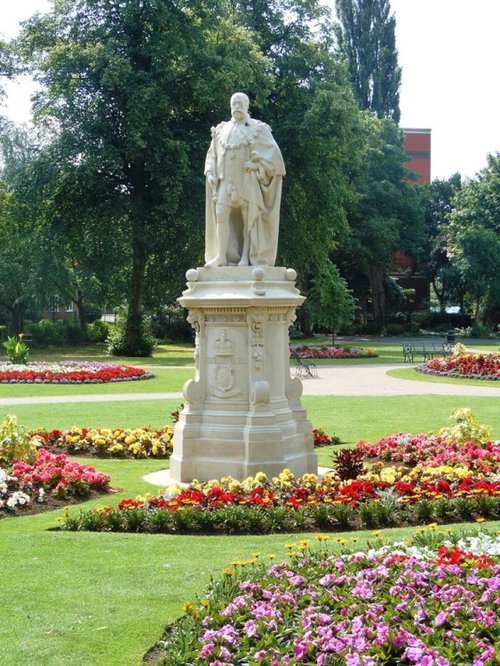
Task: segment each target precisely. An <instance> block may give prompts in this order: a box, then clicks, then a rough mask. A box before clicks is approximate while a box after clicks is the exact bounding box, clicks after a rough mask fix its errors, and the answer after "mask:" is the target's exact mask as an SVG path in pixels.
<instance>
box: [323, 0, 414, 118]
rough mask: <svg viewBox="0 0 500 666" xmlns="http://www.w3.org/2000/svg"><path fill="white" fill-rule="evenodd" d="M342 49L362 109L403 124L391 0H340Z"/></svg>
mask: <svg viewBox="0 0 500 666" xmlns="http://www.w3.org/2000/svg"><path fill="white" fill-rule="evenodd" d="M335 6H336V9H337V16H338V19H339V21H340V25H339V26H338V27H337V38H338V45H339V50H340V52H341V53H342V55H343V56H344V58H345V59H346V61H347V64H348V68H349V75H350V79H351V85H352V89H353V92H354V96H355V97H356V99H357V101H358V104H359V106H360V108H361V109H369V110H371V111H374V112H375V113H376V114H377V116H378V117H379V118H391V119H392V120H394V121H395V122H396V123H399V117H400V109H399V88H400V85H401V68H400V67H399V65H398V52H397V50H396V36H395V30H396V19H395V17H394V14H391V13H390V12H391V8H390V2H389V0H336V2H335Z"/></svg>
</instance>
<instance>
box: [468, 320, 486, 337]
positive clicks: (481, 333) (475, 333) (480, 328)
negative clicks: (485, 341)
mask: <svg viewBox="0 0 500 666" xmlns="http://www.w3.org/2000/svg"><path fill="white" fill-rule="evenodd" d="M490 335H491V331H490V329H489V328H488V326H484V324H478V323H476V324H473V325H472V327H471V331H470V336H471V338H489V337H490Z"/></svg>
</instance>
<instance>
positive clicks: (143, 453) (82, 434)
mask: <svg viewBox="0 0 500 666" xmlns="http://www.w3.org/2000/svg"><path fill="white" fill-rule="evenodd" d="M173 434H174V430H173V428H172V426H165V427H163V428H159V429H157V430H152V429H150V428H133V429H132V428H112V429H111V428H90V429H89V428H73V429H72V430H66V431H61V430H51V431H50V432H46V431H43V430H38V431H36V432H32V433H30V435H31V437H32V438H34V439H38V440H41V441H42V442H43V445H44V447H45V448H47V449H49V450H50V451H52V452H56V453H60V452H61V451H64V452H66V453H72V454H78V455H91V456H97V457H108V458H109V457H116V458H169V457H170V455H171V453H172V438H173Z"/></svg>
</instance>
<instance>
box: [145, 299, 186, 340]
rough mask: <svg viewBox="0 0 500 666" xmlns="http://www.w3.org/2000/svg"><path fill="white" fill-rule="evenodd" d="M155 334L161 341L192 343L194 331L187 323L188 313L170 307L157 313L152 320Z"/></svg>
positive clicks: (176, 307) (177, 307) (175, 307)
mask: <svg viewBox="0 0 500 666" xmlns="http://www.w3.org/2000/svg"><path fill="white" fill-rule="evenodd" d="M151 329H152V332H153V334H154V335H155V336H156V337H157V338H159V339H161V340H172V341H175V342H190V341H191V340H193V338H194V331H193V328H192V326H191V324H189V322H188V321H187V313H186V310H185V309H184V308H181V307H179V306H173V305H172V306H168V307H165V308H163V309H162V310H160V311H159V312H157V313H155V314H154V315H153V317H152V320H151Z"/></svg>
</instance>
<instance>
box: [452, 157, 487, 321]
mask: <svg viewBox="0 0 500 666" xmlns="http://www.w3.org/2000/svg"><path fill="white" fill-rule="evenodd" d="M452 205H453V210H452V211H451V213H450V215H449V226H448V229H447V236H448V248H447V251H448V257H449V259H450V261H451V264H452V266H453V267H454V268H455V270H456V271H457V272H458V275H459V277H460V281H461V283H462V285H463V290H464V292H465V294H466V297H467V298H468V300H469V305H470V306H471V310H472V316H473V317H474V319H475V320H476V321H483V322H484V323H487V324H489V325H494V324H498V322H499V321H500V153H496V154H494V155H488V161H487V166H486V168H485V169H483V170H482V171H480V172H479V174H478V176H477V177H476V178H474V179H472V180H470V181H467V182H466V183H465V184H464V185H463V186H462V188H461V189H460V190H459V191H457V192H456V195H455V197H454V198H453V201H452Z"/></svg>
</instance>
